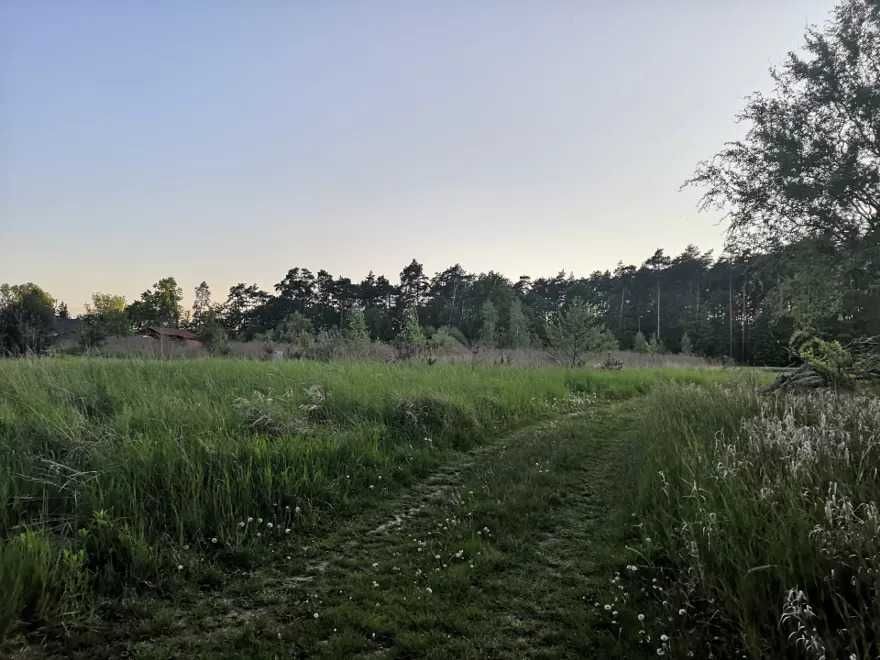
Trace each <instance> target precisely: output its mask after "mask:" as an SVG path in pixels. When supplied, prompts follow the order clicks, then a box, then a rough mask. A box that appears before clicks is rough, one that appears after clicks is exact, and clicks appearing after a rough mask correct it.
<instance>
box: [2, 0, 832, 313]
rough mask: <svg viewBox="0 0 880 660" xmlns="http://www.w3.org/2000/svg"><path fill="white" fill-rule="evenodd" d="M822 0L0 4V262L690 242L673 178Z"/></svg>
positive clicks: (607, 249)
mask: <svg viewBox="0 0 880 660" xmlns="http://www.w3.org/2000/svg"><path fill="white" fill-rule="evenodd" d="M832 6H833V2H831V1H830V0H798V1H796V0H738V1H736V2H734V1H730V2H724V1H722V0H718V1H714V0H712V1H707V0H688V1H685V0H668V1H666V2H655V1H652V0H640V1H635V0H632V1H611V0H605V1H601V2H599V1H588V0H582V1H580V2H564V1H555V0H535V1H533V2H519V1H516V0H509V1H507V0H505V1H499V2H490V1H488V0H467V1H462V2H454V1H451V2H382V1H380V0H369V1H361V2H308V1H303V2H293V1H289V2H280V1H279V2H269V1H265V0H260V1H255V2H250V1H245V0H239V1H237V2H222V1H210V2H209V1H207V0H199V1H195V0H194V1H191V2H187V1H186V0H178V1H170V0H158V1H150V2H147V1H138V2H135V1H121V2H115V1H114V2H111V1H110V0H106V1H105V2H84V1H80V0H70V1H69V2H68V1H65V2H62V1H57V2H53V1H49V0H5V2H3V3H2V5H0V282H3V281H8V282H21V281H35V282H37V283H39V284H41V285H43V286H44V288H46V289H47V290H48V291H50V293H52V294H54V295H55V296H56V298H59V299H63V300H66V301H67V302H68V304H69V305H70V307H71V309H72V310H79V309H81V306H82V304H83V303H84V302H85V301H86V300H88V298H89V295H90V294H91V292H93V291H106V292H113V293H121V294H124V295H126V296H127V297H128V298H129V299H132V298H134V297H136V296H137V295H138V294H139V293H140V292H141V291H142V290H144V289H145V288H147V287H149V286H150V285H151V284H152V283H153V282H155V281H156V280H157V279H158V278H160V277H162V276H164V275H174V276H176V277H177V278H178V281H179V282H180V283H181V284H182V285H183V286H184V287H185V289H186V290H187V294H190V293H191V289H192V287H194V286H195V285H196V284H198V283H199V282H200V281H201V280H202V279H205V280H207V281H208V282H209V284H211V285H212V288H213V289H214V293H215V298H225V291H226V289H227V288H228V287H229V285H230V284H232V283H234V282H238V281H248V282H250V281H256V282H259V283H260V284H262V285H263V286H265V287H267V288H269V287H271V285H272V284H273V283H274V282H276V281H278V280H279V279H280V278H281V277H282V275H283V274H284V272H286V270H287V269H288V268H290V267H292V266H294V265H300V266H306V267H309V268H312V269H313V270H317V269H318V268H321V267H324V268H327V269H328V270H330V271H331V272H332V273H334V274H340V273H341V274H344V275H347V276H350V277H352V278H353V279H355V278H360V277H361V276H363V275H364V274H365V273H366V272H367V270H369V269H370V268H372V269H374V270H376V271H377V272H384V273H386V274H387V275H389V276H390V277H392V279H396V277H397V273H398V272H399V271H400V269H401V267H402V266H403V265H405V264H406V263H408V262H409V260H410V259H412V258H413V257H415V258H417V259H419V260H420V261H422V262H423V263H424V264H425V267H426V269H427V270H428V272H430V273H433V272H435V271H437V270H440V269H442V268H444V267H446V266H447V265H450V264H452V263H455V262H461V263H462V264H463V265H464V266H465V268H467V269H469V270H474V271H485V270H489V269H495V270H500V271H501V272H503V273H505V274H506V275H508V276H510V277H516V276H518V275H520V274H521V273H529V274H531V275H533V276H537V275H545V274H552V273H555V272H556V271H558V270H560V269H563V268H564V269H566V270H570V271H574V272H575V273H577V274H585V273H589V272H590V271H593V270H595V269H605V268H609V267H613V266H614V264H615V263H616V262H617V261H618V260H623V261H625V262H634V263H639V262H641V261H643V260H644V259H645V258H646V257H647V256H649V255H650V253H651V252H653V250H654V249H655V248H657V247H663V248H665V249H666V250H667V252H669V253H675V252H677V251H680V250H681V249H682V248H684V246H685V245H686V244H687V243H691V242H693V243H697V244H698V245H699V246H700V247H702V248H704V249H710V248H713V249H715V250H716V251H717V250H718V249H719V248H720V247H721V244H722V228H721V227H720V226H719V225H718V224H717V220H718V216H717V214H716V215H712V214H698V213H697V211H696V198H697V193H696V191H684V192H679V191H678V187H679V185H680V184H681V182H682V181H683V180H684V179H685V178H686V177H687V176H688V175H689V174H691V172H692V171H693V167H694V165H695V163H696V161H697V160H699V159H701V158H705V157H708V156H710V155H711V154H712V153H714V152H715V151H716V150H717V149H718V148H719V147H720V146H721V144H722V142H723V141H724V140H726V139H730V138H734V137H736V136H737V135H738V134H739V132H738V129H737V127H736V126H735V124H734V122H733V117H734V114H735V113H736V112H737V111H738V110H739V109H740V108H741V107H742V105H743V97H744V96H745V95H746V94H748V93H750V92H751V91H753V90H755V89H766V88H767V86H768V83H769V78H768V74H767V69H768V67H769V66H770V65H771V64H776V63H780V62H781V61H782V60H783V58H784V56H785V53H786V51H787V50H789V49H792V48H797V47H799V46H800V44H801V42H802V34H803V31H804V28H805V26H806V25H807V24H808V23H822V22H824V20H825V19H826V17H827V15H828V13H829V11H830V9H831V8H832Z"/></svg>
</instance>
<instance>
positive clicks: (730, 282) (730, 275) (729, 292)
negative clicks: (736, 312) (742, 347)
mask: <svg viewBox="0 0 880 660" xmlns="http://www.w3.org/2000/svg"><path fill="white" fill-rule="evenodd" d="M727 320H728V323H729V325H730V349H729V350H730V357H731V358H732V357H733V272H729V273H728V277H727Z"/></svg>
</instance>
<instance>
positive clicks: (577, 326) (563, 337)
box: [547, 298, 617, 367]
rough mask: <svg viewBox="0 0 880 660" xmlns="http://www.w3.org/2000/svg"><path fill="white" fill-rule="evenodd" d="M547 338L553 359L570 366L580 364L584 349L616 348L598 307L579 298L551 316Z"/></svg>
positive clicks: (588, 350)
mask: <svg viewBox="0 0 880 660" xmlns="http://www.w3.org/2000/svg"><path fill="white" fill-rule="evenodd" d="M547 338H548V341H549V346H550V350H551V352H552V353H553V355H554V356H555V357H556V359H557V360H558V361H559V362H561V363H563V364H566V365H568V366H570V367H574V366H577V365H578V364H580V362H581V360H582V359H583V357H584V355H585V354H586V353H590V352H594V351H605V350H613V349H616V348H617V340H615V339H614V337H613V336H612V335H611V334H610V333H609V332H608V330H607V329H606V328H605V324H604V323H603V321H602V317H601V315H600V314H599V311H598V309H597V308H596V307H595V306H593V305H590V304H588V303H586V302H584V301H583V300H580V299H579V298H575V299H573V300H571V301H570V302H568V303H567V304H566V306H565V307H564V308H563V309H561V310H560V311H559V312H557V313H556V314H554V315H553V316H552V317H551V319H550V321H549V322H548V323H547Z"/></svg>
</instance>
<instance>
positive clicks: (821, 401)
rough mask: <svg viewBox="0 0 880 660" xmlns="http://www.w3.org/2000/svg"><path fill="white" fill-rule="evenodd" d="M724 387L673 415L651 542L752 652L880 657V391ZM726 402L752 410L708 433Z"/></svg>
mask: <svg viewBox="0 0 880 660" xmlns="http://www.w3.org/2000/svg"><path fill="white" fill-rule="evenodd" d="M683 395H684V392H680V393H679V394H677V395H676V394H672V395H669V394H667V395H665V396H663V397H659V398H661V399H665V400H664V401H662V402H661V401H657V402H655V403H657V404H661V403H662V405H663V406H665V407H666V409H667V410H669V406H670V405H673V404H672V403H671V402H670V401H669V398H670V396H671V397H672V398H675V397H676V396H683ZM713 396H714V400H713V399H712V398H711V397H705V398H704V399H701V400H697V401H696V403H695V402H693V401H691V402H689V403H688V404H683V403H682V404H681V406H680V407H681V408H682V410H679V411H676V412H674V413H673V414H672V415H671V417H673V418H672V419H670V418H667V419H665V420H664V419H662V416H661V420H660V421H661V423H660V424H659V427H660V428H659V433H658V437H657V439H656V443H657V445H658V447H657V448H655V450H654V452H653V454H652V456H651V460H649V462H648V464H649V465H650V466H651V467H650V469H651V470H652V471H653V476H652V477H651V478H650V479H649V480H648V484H649V487H650V488H651V489H652V492H654V493H659V494H660V496H659V497H656V496H655V498H654V500H653V501H651V500H650V499H646V500H645V501H644V502H643V508H644V510H643V511H642V512H641V515H642V516H643V517H644V524H643V525H641V526H640V528H639V529H640V531H641V533H642V534H643V541H642V544H641V545H640V549H639V552H641V553H643V555H644V556H646V557H648V558H649V559H650V564H651V566H653V567H654V569H655V570H656V567H657V566H663V567H664V571H665V570H666V569H667V568H668V566H669V565H670V564H671V565H672V566H673V567H674V572H673V575H674V580H673V582H674V584H673V585H671V586H670V587H669V591H670V592H673V593H675V594H677V595H678V596H677V597H678V598H679V599H681V600H682V601H683V602H684V601H688V602H692V603H693V602H698V601H700V602H702V603H703V604H704V605H703V607H702V609H703V610H704V611H708V612H709V613H710V614H711V615H712V618H713V621H715V622H721V621H723V622H725V623H724V625H723V626H722V628H726V629H727V630H728V631H729V632H728V634H732V635H733V636H734V637H735V638H737V639H738V640H739V641H740V642H741V643H742V644H743V646H744V648H745V650H746V652H747V653H748V654H749V655H751V656H753V657H766V656H767V655H768V654H769V655H774V654H776V655H785V654H789V655H792V657H806V658H815V659H819V658H832V657H835V658H836V657H844V658H848V657H850V656H851V655H854V657H858V658H863V657H877V655H878V650H880V646H878V645H880V509H878V503H880V474H878V471H880V401H878V399H876V398H874V397H871V396H865V395H846V396H839V395H836V394H833V393H828V392H816V393H812V394H808V395H803V394H799V395H792V394H788V395H784V396H778V397H774V398H766V399H763V400H758V399H756V398H755V397H754V394H753V393H749V392H733V393H730V392H728V393H713ZM697 399H699V396H698V397H697ZM721 405H724V406H730V407H736V406H740V409H741V410H742V411H743V412H744V413H746V414H745V419H744V421H741V422H740V423H739V424H738V425H737V424H733V423H729V424H727V425H726V427H724V428H723V429H722V430H720V431H718V432H716V433H714V434H711V433H710V434H707V433H706V432H705V431H704V430H703V429H704V428H706V420H705V419H701V415H705V416H707V417H710V416H712V415H716V414H717V413H716V411H715V410H714V409H713V406H721ZM648 414H650V411H649V412H648ZM675 432H677V437H676V434H675ZM707 435H708V437H707ZM649 492H650V491H649ZM644 537H651V538H652V540H653V543H647V542H645V540H644ZM669 600H670V601H672V600H673V599H672V598H670V599H669ZM710 602H714V603H716V604H717V606H716V607H714V609H713V607H707V606H706V604H708V603H710ZM696 616H699V615H696Z"/></svg>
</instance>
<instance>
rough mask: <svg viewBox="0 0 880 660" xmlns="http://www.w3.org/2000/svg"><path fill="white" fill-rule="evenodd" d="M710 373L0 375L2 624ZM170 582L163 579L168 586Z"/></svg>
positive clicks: (232, 370)
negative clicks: (450, 455) (498, 443)
mask: <svg viewBox="0 0 880 660" xmlns="http://www.w3.org/2000/svg"><path fill="white" fill-rule="evenodd" d="M720 377H721V376H720V373H718V372H712V371H702V372H699V371H686V370H668V371H662V372H661V371H652V370H639V371H632V372H625V373H606V372H598V371H587V370H583V371H572V372H570V371H566V370H562V369H556V368H545V369H516V368H503V369H500V368H491V367H478V368H472V367H469V366H455V365H435V366H432V367H427V366H424V365H421V366H406V365H383V364H375V363H373V364H367V363H362V364H358V363H337V364H320V363H309V362H298V363H291V362H283V363H271V364H266V363H256V362H247V361H233V360H228V361H227V360H201V361H136V360H124V361H119V360H100V359H91V360H90V359H53V360H18V361H4V362H0V497H2V499H3V501H4V503H5V506H4V507H3V508H2V510H0V536H2V538H3V544H2V546H0V584H2V587H3V588H2V591H3V593H5V594H11V597H10V598H5V599H4V600H3V602H2V605H0V608H2V610H0V624H2V625H0V627H2V629H3V630H4V631H7V630H9V629H10V628H11V627H12V626H13V625H14V622H15V621H16V620H18V619H20V618H24V619H25V620H28V621H37V622H40V621H43V622H45V621H56V620H58V618H59V617H62V616H68V615H70V614H71V613H77V612H81V611H84V610H85V609H87V607H88V604H89V603H90V602H91V601H92V596H93V592H98V593H101V594H118V593H121V592H122V591H123V590H124V589H125V588H129V587H132V586H133V585H134V586H135V587H137V585H143V584H145V583H149V584H151V585H162V584H163V583H165V582H167V581H168V580H169V573H170V572H173V571H171V570H170V569H172V568H173V567H175V566H176V565H177V562H175V561H173V559H172V556H173V555H174V554H175V549H179V548H183V547H193V548H200V549H204V550H205V551H208V552H211V551H214V550H215V546H216V547H218V548H219V547H222V548H223V549H224V552H227V553H229V554H234V551H235V549H236V548H240V547H243V546H246V545H247V544H248V543H252V542H254V532H253V527H254V526H253V525H250V524H249V521H256V520H263V519H265V520H266V521H272V527H271V530H272V531H270V532H266V531H265V530H264V532H263V533H267V534H271V535H279V534H298V533H300V531H301V530H302V529H306V528H312V527H315V526H316V525H320V524H322V522H324V521H325V520H330V519H332V518H333V517H334V516H340V515H344V514H348V513H351V512H353V511H356V510H358V509H359V508H362V507H365V506H369V501H370V500H371V499H372V498H374V497H376V496H378V494H377V490H379V489H380V488H381V491H382V492H388V489H392V490H393V489H396V488H400V487H402V486H403V485H405V484H407V483H411V482H412V481H413V480H416V479H418V478H419V477H421V476H423V475H425V474H427V473H428V472H429V471H430V470H431V469H432V467H435V466H436V465H438V464H439V463H441V462H442V461H443V457H444V454H445V453H446V452H448V451H461V450H466V449H469V448H471V447H473V446H475V445H478V444H480V443H482V442H484V441H485V440H487V439H489V438H491V437H495V436H498V435H499V434H502V433H504V432H505V431H508V430H511V429H513V428H516V427H517V426H521V425H524V424H527V423H532V422H534V421H536V420H539V419H542V418H546V417H549V416H554V415H559V414H562V413H565V412H569V411H574V410H578V409H579V407H581V406H582V405H583V402H584V401H585V400H587V398H588V397H589V396H590V395H595V394H601V395H602V396H607V397H624V396H630V395H632V394H634V393H638V392H643V391H647V389H649V388H650V386H651V385H652V384H654V383H656V382H659V381H663V382H669V381H688V382H692V381H710V380H714V379H717V378H720ZM171 577H173V576H171Z"/></svg>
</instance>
